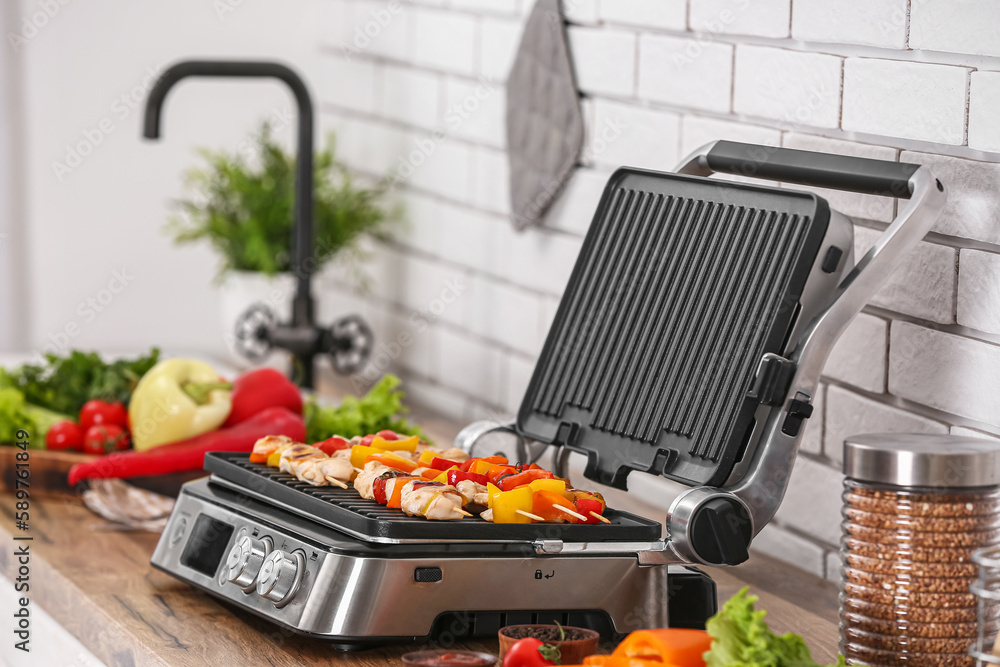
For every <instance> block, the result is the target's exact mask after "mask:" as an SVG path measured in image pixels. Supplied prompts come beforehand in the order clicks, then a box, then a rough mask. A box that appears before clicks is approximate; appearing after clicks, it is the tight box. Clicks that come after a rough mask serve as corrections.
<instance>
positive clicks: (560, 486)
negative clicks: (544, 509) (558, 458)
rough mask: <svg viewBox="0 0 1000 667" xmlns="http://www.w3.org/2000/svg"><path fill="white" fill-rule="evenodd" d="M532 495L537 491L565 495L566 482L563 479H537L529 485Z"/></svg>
mask: <svg viewBox="0 0 1000 667" xmlns="http://www.w3.org/2000/svg"><path fill="white" fill-rule="evenodd" d="M528 486H529V487H531V491H532V493H534V492H535V491H552V492H553V493H558V494H560V495H563V494H565V493H566V482H564V481H563V480H561V479H536V480H535V481H533V482H530V483H529V484H528Z"/></svg>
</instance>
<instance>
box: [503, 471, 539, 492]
mask: <svg viewBox="0 0 1000 667" xmlns="http://www.w3.org/2000/svg"><path fill="white" fill-rule="evenodd" d="M536 479H552V473H551V472H549V471H548V470H540V469H535V468H529V469H527V470H523V471H521V472H519V473H517V474H516V475H507V476H506V477H504V478H503V479H501V480H499V483H496V482H494V483H495V484H497V486H499V487H500V490H501V491H512V490H514V489H516V488H517V487H519V486H524V485H525V484H530V483H531V482H534V481H535V480H536Z"/></svg>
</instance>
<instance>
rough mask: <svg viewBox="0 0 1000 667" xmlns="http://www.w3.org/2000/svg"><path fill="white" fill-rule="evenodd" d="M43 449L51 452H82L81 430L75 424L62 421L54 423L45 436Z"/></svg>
mask: <svg viewBox="0 0 1000 667" xmlns="http://www.w3.org/2000/svg"><path fill="white" fill-rule="evenodd" d="M45 448H46V449H49V450H53V451H60V450H66V449H71V450H80V451H82V450H83V429H82V428H80V427H79V426H78V425H77V424H76V423H74V422H71V421H68V420H64V421H60V422H56V423H55V424H53V425H52V426H51V427H50V428H49V432H48V433H46V434H45Z"/></svg>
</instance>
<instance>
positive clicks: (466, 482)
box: [455, 479, 490, 506]
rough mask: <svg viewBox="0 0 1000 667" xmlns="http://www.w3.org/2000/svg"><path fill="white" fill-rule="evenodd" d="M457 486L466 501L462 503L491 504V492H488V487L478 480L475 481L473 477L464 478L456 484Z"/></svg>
mask: <svg viewBox="0 0 1000 667" xmlns="http://www.w3.org/2000/svg"><path fill="white" fill-rule="evenodd" d="M455 488H456V489H457V490H458V492H459V493H461V494H462V499H463V500H464V501H465V502H463V503H462V505H463V506H465V505H489V504H490V498H489V494H487V493H486V487H485V486H483V485H482V484H480V483H478V482H473V481H472V480H471V479H463V480H462V481H461V482H459V483H458V484H456V485H455Z"/></svg>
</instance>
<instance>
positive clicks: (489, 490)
mask: <svg viewBox="0 0 1000 667" xmlns="http://www.w3.org/2000/svg"><path fill="white" fill-rule="evenodd" d="M501 493H502V491H500V487H498V486H496V485H495V484H489V483H487V484H486V497H487V498H489V503H490V505H489V506H490V508H491V509H492V507H493V499H494V498H496V497H497V496H499V495H500V494H501Z"/></svg>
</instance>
